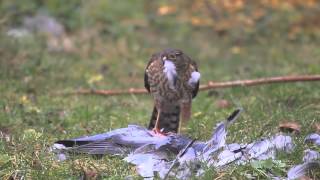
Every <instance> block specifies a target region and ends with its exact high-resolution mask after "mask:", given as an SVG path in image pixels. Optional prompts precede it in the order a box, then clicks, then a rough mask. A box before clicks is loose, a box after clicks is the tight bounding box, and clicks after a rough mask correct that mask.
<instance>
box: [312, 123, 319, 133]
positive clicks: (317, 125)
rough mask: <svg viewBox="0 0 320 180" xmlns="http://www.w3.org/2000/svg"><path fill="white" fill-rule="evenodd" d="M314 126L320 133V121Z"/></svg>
mask: <svg viewBox="0 0 320 180" xmlns="http://www.w3.org/2000/svg"><path fill="white" fill-rule="evenodd" d="M313 126H314V128H315V129H316V132H319V133H320V123H314V125H313Z"/></svg>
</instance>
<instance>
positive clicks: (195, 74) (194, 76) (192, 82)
mask: <svg viewBox="0 0 320 180" xmlns="http://www.w3.org/2000/svg"><path fill="white" fill-rule="evenodd" d="M200 76H201V75H200V73H199V72H197V71H194V72H192V73H191V77H190V79H189V81H188V83H189V85H191V86H194V85H195V84H196V83H198V82H199V80H200Z"/></svg>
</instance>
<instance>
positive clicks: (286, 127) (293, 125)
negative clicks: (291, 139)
mask: <svg viewBox="0 0 320 180" xmlns="http://www.w3.org/2000/svg"><path fill="white" fill-rule="evenodd" d="M279 129H280V131H282V132H290V133H292V132H293V133H300V131H301V125H300V124H298V123H297V122H293V121H285V122H281V123H280V124H279Z"/></svg>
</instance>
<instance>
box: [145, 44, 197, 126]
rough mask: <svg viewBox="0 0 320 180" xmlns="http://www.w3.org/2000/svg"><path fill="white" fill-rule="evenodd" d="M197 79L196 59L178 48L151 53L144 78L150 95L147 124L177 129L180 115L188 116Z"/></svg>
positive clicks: (184, 117)
mask: <svg viewBox="0 0 320 180" xmlns="http://www.w3.org/2000/svg"><path fill="white" fill-rule="evenodd" d="M199 79H200V73H199V72H198V69H197V65H196V63H195V62H194V61H192V60H191V58H190V57H188V56H187V55H186V54H184V53H183V52H182V51H181V50H176V49H166V50H164V51H162V52H160V53H157V54H154V55H153V56H152V57H151V59H150V61H149V63H148V65H147V67H146V70H145V79H144V80H145V87H146V89H147V90H148V91H149V92H150V94H151V95H152V96H153V99H154V109H153V113H152V116H151V120H150V124H149V128H150V129H152V128H159V129H163V130H164V132H177V131H178V127H179V123H180V116H181V119H182V120H188V119H189V118H190V115H191V101H192V98H194V97H195V96H196V95H197V93H198V89H199ZM157 119H158V127H156V121H157Z"/></svg>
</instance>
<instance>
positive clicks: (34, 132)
mask: <svg viewBox="0 0 320 180" xmlns="http://www.w3.org/2000/svg"><path fill="white" fill-rule="evenodd" d="M97 6H99V5H97ZM115 6H116V7H118V8H115V9H113V11H114V12H113V13H112V14H113V15H112V16H111V15H108V16H103V14H99V13H100V11H102V10H99V11H97V12H95V13H96V14H95V13H93V14H92V16H94V17H95V18H96V19H93V20H92V22H87V24H85V25H83V24H82V25H81V23H80V25H81V27H82V28H83V29H85V30H89V28H91V23H93V24H95V23H97V22H96V21H94V20H97V19H98V20H100V18H102V19H103V18H105V19H103V20H102V22H105V21H107V22H109V21H108V20H110V19H111V20H112V22H117V21H118V20H121V18H122V16H121V15H119V14H121V13H124V12H123V11H124V10H127V9H129V10H128V12H126V13H127V14H124V16H131V15H132V14H134V16H133V18H141V17H143V14H141V13H134V12H133V11H134V10H135V9H138V10H139V9H140V10H141V9H142V8H143V7H142V6H141V7H140V6H134V7H132V8H133V10H131V9H130V8H129V7H130V5H124V4H121V3H120V4H117V5H115ZM128 6H129V7H128ZM52 7H55V6H53V5H52ZM99 7H100V6H99ZM65 8H67V7H65ZM100 8H103V6H102V5H101V7H100ZM51 11H53V12H57V11H55V9H54V8H53V9H51ZM61 11H62V10H61ZM74 13H75V14H71V15H70V17H69V16H68V18H67V19H65V20H64V21H65V22H66V23H67V24H68V26H69V28H71V30H72V31H71V32H70V34H71V35H72V36H74V37H78V36H79V39H76V40H75V43H76V47H77V51H75V52H72V53H65V52H59V53H52V52H49V51H48V50H47V49H46V47H45V44H46V42H45V38H43V37H41V36H32V37H27V38H23V39H13V38H9V37H7V36H6V35H5V30H6V28H1V32H0V55H1V58H0V92H1V93H0V131H1V132H2V134H1V136H2V138H1V141H0V177H2V178H3V179H7V178H9V177H10V176H11V177H13V176H14V175H15V174H18V175H20V176H24V177H27V178H28V179H47V178H49V179H78V178H79V177H81V176H83V175H84V172H87V176H90V173H91V175H92V174H93V175H97V176H99V177H101V178H104V179H119V178H124V177H126V176H129V175H130V176H133V177H134V178H138V176H137V175H136V174H135V171H134V168H133V166H131V165H128V164H127V163H124V162H123V161H122V160H121V158H119V157H111V156H105V157H103V158H102V159H96V158H93V157H88V156H77V157H74V158H71V159H69V160H67V161H65V162H57V161H56V160H55V157H54V155H53V154H51V153H50V152H49V147H50V146H51V145H52V143H53V142H55V141H56V140H59V139H66V138H72V137H77V136H83V135H90V134H96V133H101V132H105V131H109V130H112V129H116V128H120V127H126V126H127V125H128V124H139V125H143V126H145V125H147V124H148V120H149V117H150V115H151V111H152V104H153V102H152V99H151V97H150V96H148V95H141V96H135V95H128V96H116V97H98V96H93V95H92V96H80V95H78V96H76V95H62V94H59V93H58V92H64V91H69V90H76V89H78V88H96V89H121V88H129V87H143V72H144V67H145V65H146V63H147V61H148V59H149V57H150V56H151V54H152V53H154V52H156V51H159V50H161V49H163V48H165V47H174V48H180V49H182V50H184V51H185V52H186V53H187V54H189V55H190V56H191V57H193V58H194V59H195V60H196V61H197V62H198V65H199V70H200V72H201V75H202V76H201V78H202V79H201V82H202V83H206V82H207V81H209V80H212V81H227V80H240V79H255V78H261V77H269V76H281V75H297V74H320V66H319V63H320V60H319V59H320V49H319V43H320V41H319V39H317V38H314V39H312V38H309V37H307V35H306V36H303V35H302V36H301V37H299V38H298V39H296V40H287V38H285V36H280V37H279V34H280V35H281V33H282V34H285V33H284V32H277V31H275V32H273V31H272V29H271V30H270V32H269V33H268V34H267V35H266V34H264V33H262V34H261V35H260V34H256V35H255V37H252V36H249V35H248V36H245V37H244V38H242V39H243V40H242V41H241V42H240V43H238V42H237V43H235V41H236V39H234V38H233V37H232V36H224V37H219V36H217V35H216V34H215V33H214V32H212V31H211V29H210V28H196V27H192V26H191V25H189V24H183V23H181V24H178V27H179V28H176V27H177V25H176V24H174V22H175V21H174V19H171V20H170V19H169V21H167V20H168V19H166V18H165V17H162V18H160V19H159V20H157V21H156V22H153V24H152V23H151V24H148V26H146V27H144V26H143V27H131V26H130V25H126V24H121V23H120V24H117V23H115V25H114V26H107V25H105V26H106V27H103V28H100V29H99V28H96V27H94V28H92V29H93V31H96V32H97V34H94V35H92V37H90V39H81V38H82V37H81V34H80V33H79V32H78V31H79V30H78V29H76V28H74V29H72V28H73V25H74V26H75V27H78V26H79V24H78V23H79V22H77V21H76V20H75V19H77V18H74V17H73V16H77V14H76V13H79V12H78V11H76V12H74ZM87 13H88V12H87ZM62 14H63V13H62ZM58 15H59V13H58ZM85 15H86V16H85V18H87V19H90V18H88V14H85ZM89 15H90V14H89ZM122 15H123V14H122ZM100 16H101V17H100ZM142 19H143V18H142ZM72 20H74V21H75V22H74V24H73V23H72V22H73V21H72ZM104 28H106V29H104ZM110 28H111V29H110ZM112 28H114V29H112ZM160 28H162V29H161V31H160V30H159V29H160ZM92 29H91V30H92ZM88 44H89V45H88ZM86 45H87V46H90V47H91V50H88V48H87V46H86ZM235 48H236V49H237V48H239V49H240V50H239V51H235V50H234V49H235ZM89 49H90V48H89ZM99 76H100V77H101V76H102V77H103V78H102V79H99V78H97V77H99ZM319 89H320V83H319V82H305V83H290V84H272V85H263V86H256V87H236V88H228V89H219V90H212V91H210V92H208V91H202V92H200V93H199V95H198V97H197V98H196V99H195V100H194V102H193V109H192V111H193V116H192V120H191V121H190V122H188V124H187V126H186V129H185V131H184V133H185V134H187V135H188V136H191V137H196V138H199V139H207V138H208V137H210V135H211V132H212V130H213V128H214V127H215V124H216V123H217V122H219V121H220V120H223V119H224V118H225V117H226V116H227V115H228V114H229V113H230V112H232V110H233V109H235V108H237V107H242V108H243V109H244V112H243V114H242V115H241V117H240V118H239V120H238V121H237V122H236V123H234V124H233V125H232V126H231V127H230V130H229V134H228V142H244V143H248V142H251V141H253V140H255V139H258V138H260V137H267V136H270V135H273V134H275V133H277V132H278V124H279V122H281V121H284V120H292V121H296V122H298V123H299V124H301V126H302V128H301V129H302V131H301V133H300V134H298V135H294V136H293V137H294V140H295V143H296V144H297V147H296V149H295V151H294V152H293V154H291V155H288V154H280V155H279V160H280V162H281V163H280V165H279V164H273V165H271V166H272V169H274V170H276V171H277V172H278V171H279V174H281V175H284V174H285V171H286V170H287V169H288V168H290V167H291V166H292V165H293V164H297V163H300V162H301V161H302V154H303V149H304V148H306V147H307V146H306V145H304V144H303V138H304V137H305V135H307V134H309V133H311V132H314V129H313V128H312V124H313V123H315V122H320V119H319V117H320V111H319V110H320V91H319ZM220 99H226V100H227V101H229V102H230V104H231V105H230V106H229V107H227V108H219V107H218V106H217V105H216V101H218V100H220ZM318 150H319V149H318ZM269 166H270V165H269ZM269 166H268V167H269ZM262 172H266V169H263V168H262ZM220 173H221V172H215V171H214V170H213V169H208V172H207V173H206V176H205V177H206V179H212V177H215V176H217V175H219V174H220ZM224 173H225V174H224V178H226V179H230V178H232V177H235V178H237V179H246V177H248V174H251V175H252V174H253V175H256V176H258V177H259V178H260V179H265V178H266V177H265V176H264V174H263V173H261V170H257V169H256V168H255V166H253V165H250V164H248V165H244V166H232V167H229V168H228V169H226V170H225V171H224Z"/></svg>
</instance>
